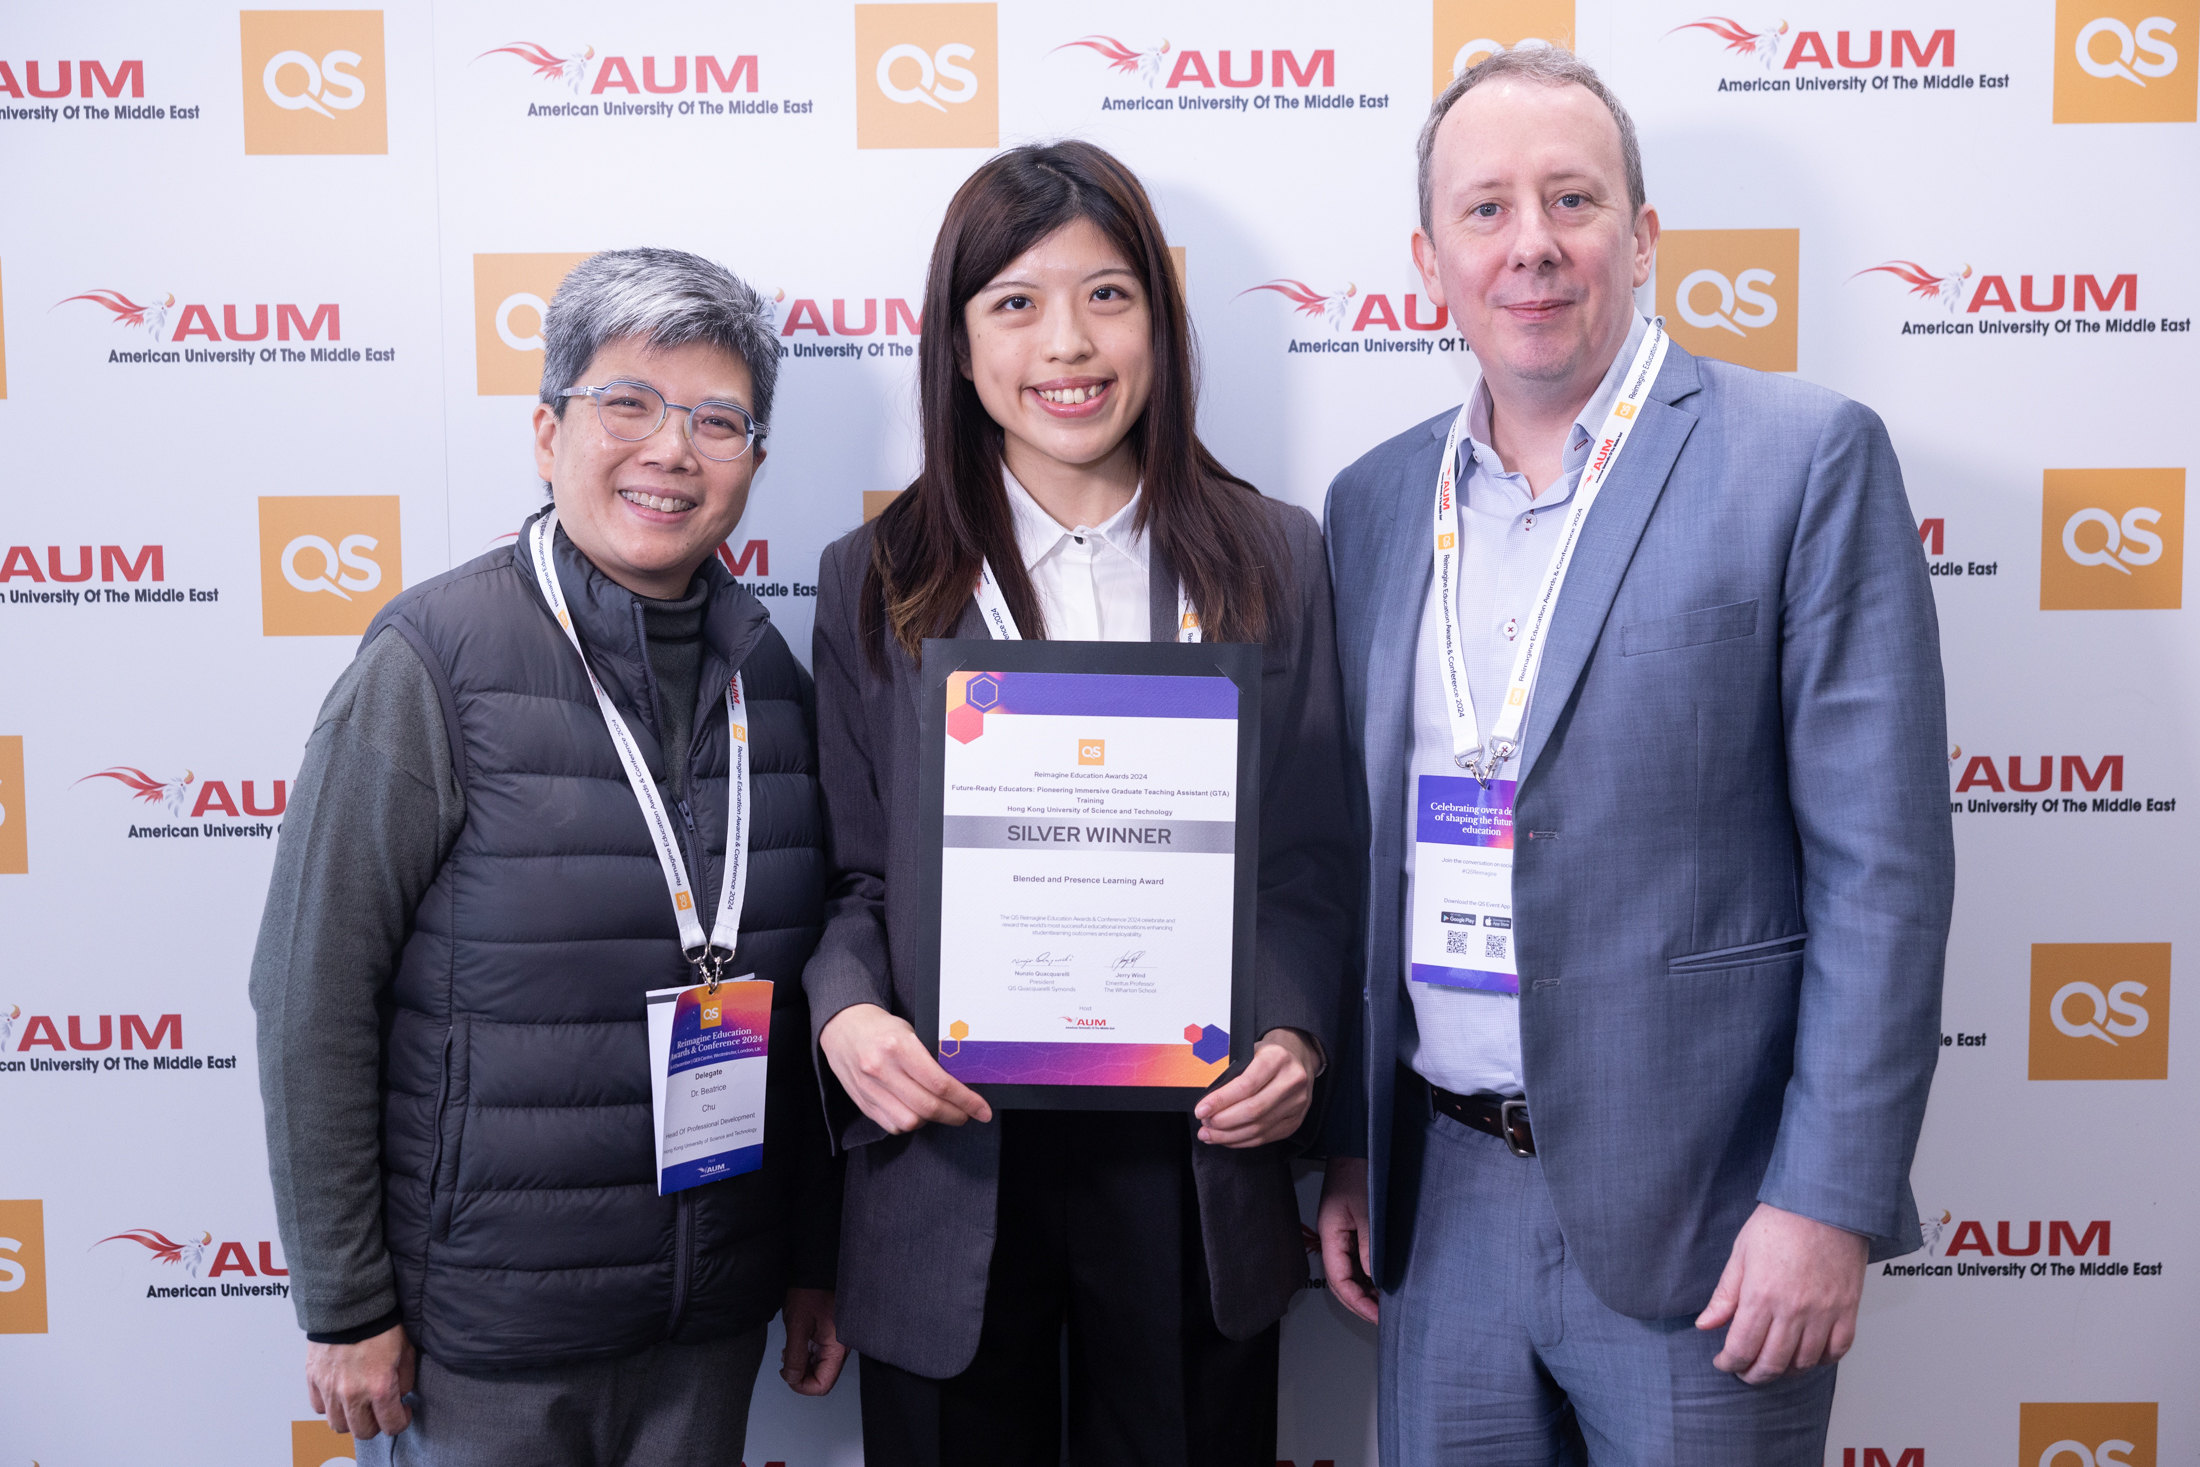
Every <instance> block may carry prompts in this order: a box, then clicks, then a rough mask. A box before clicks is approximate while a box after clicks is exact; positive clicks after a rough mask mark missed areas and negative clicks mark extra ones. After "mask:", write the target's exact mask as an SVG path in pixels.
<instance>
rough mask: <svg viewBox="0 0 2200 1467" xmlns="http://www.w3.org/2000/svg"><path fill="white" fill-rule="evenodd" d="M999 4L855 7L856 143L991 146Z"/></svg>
mask: <svg viewBox="0 0 2200 1467" xmlns="http://www.w3.org/2000/svg"><path fill="white" fill-rule="evenodd" d="M998 12H999V7H998V6H996V5H858V6H857V7H856V146H857V147H859V148H995V147H999V146H1000V142H1001V87H1000V59H999V58H1000V46H999V42H998V40H997V39H996V37H997V34H998V31H999V17H998Z"/></svg>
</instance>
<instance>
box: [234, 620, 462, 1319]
mask: <svg viewBox="0 0 2200 1467" xmlns="http://www.w3.org/2000/svg"><path fill="white" fill-rule="evenodd" d="M465 813H466V804H465V796H464V794H463V792H462V791H461V790H460V788H459V785H458V780H457V777H456V774H455V772H454V770H453V766H452V757H451V745H450V736H449V734H448V733H447V732H446V730H445V727H444V722H443V708H442V702H441V699H440V698H439V696H438V694H437V689H436V684H435V682H434V680H433V678H432V677H431V676H430V674H429V671H428V669H427V667H426V666H425V665H424V664H423V663H422V661H421V659H420V656H419V654H418V653H416V652H415V651H414V650H413V648H412V646H411V644H410V643H408V642H407V641H406V640H405V639H404V638H403V637H402V636H398V635H395V634H392V633H390V632H387V631H385V632H384V633H383V634H382V635H381V636H378V637H376V638H375V639H374V641H373V643H372V644H370V645H369V646H367V647H366V648H364V649H362V650H361V652H360V653H359V655H358V657H357V658H355V659H354V660H353V662H352V664H351V666H350V667H348V668H346V669H345V670H344V674H343V676H342V677H340V678H338V679H337V680H336V686H335V687H333V688H331V689H330V690H329V695H328V699H327V701H326V702H324V703H323V704H322V705H321V713H320V718H319V721H318V722H317V723H316V724H315V725H314V729H313V735H312V738H311V739H310V740H309V741H308V742H307V744H306V753H305V762H304V764H303V765H302V766H301V767H300V769H299V771H298V778H297V782H296V784H295V786H294V787H293V789H292V791H291V795H290V800H289V804H288V808H287V812H286V813H285V815H284V818H283V825H282V832H281V836H280V838H279V840H278V841H277V844H276V848H275V871H274V876H273V879H272V880H271V881H270V882H269V885H268V893H267V908H266V911H265V912H264V913H263V914H262V916H261V918H260V936H259V943H258V946H257V947H256V948H255V949H254V951H253V954H252V984H251V992H252V1008H253V1012H254V1013H255V1015H256V1016H257V1018H258V1030H259V1062H260V1099H261V1104H262V1106H263V1108H264V1110H265V1112H266V1120H267V1161H268V1172H269V1176H270V1179H271V1180H272V1182H273V1183H274V1189H275V1220H276V1226H277V1228H278V1230H279V1231H280V1234H281V1237H282V1242H283V1253H284V1256H285V1258H286V1260H287V1261H288V1263H289V1265H290V1289H291V1304H292V1307H293V1308H295V1309H296V1311H297V1315H298V1323H299V1325H300V1326H301V1327H302V1328H304V1329H305V1330H307V1331H308V1332H311V1333H323V1332H332V1331H341V1330H345V1329H349V1328H352V1327H354V1326H357V1325H361V1324H364V1323H367V1322H370V1321H373V1320H376V1319H379V1318H381V1317H382V1316H384V1315H387V1314H389V1313H390V1312H391V1311H393V1310H394V1309H395V1308H396V1307H397V1290H396V1284H395V1281H394V1279H393V1278H392V1275H391V1270H390V1261H389V1254H388V1252H387V1251H386V1249H385V1248H384V1246H383V1240H382V1173H381V1140H380V1136H381V1059H382V1054H381V1050H382V1039H381V1012H382V1009H383V1007H384V1006H385V1005H386V1003H387V1002H388V994H389V987H390V982H391V979H392V977H393V976H394V975H395V973H396V971H397V960H398V956H399V954H400V953H401V952H402V951H403V949H404V945H405V940H406V938H407V937H408V936H409V935H410V933H411V930H412V919H413V913H414V911H415V910H416V909H417V908H418V906H419V904H420V900H421V897H422V896H423V895H424V894H425V893H426V891H427V889H428V886H429V884H430V883H431V882H432V881H434V879H435V875H436V872H437V871H438V870H439V869H440V868H441V867H442V865H443V861H444V858H445V857H446V856H447V855H448V854H449V853H450V850H451V846H452V844H453V843H454V842H455V841H456V840H457V838H458V832H459V829H460V827H461V826H462V825H463V824H464V823H465Z"/></svg>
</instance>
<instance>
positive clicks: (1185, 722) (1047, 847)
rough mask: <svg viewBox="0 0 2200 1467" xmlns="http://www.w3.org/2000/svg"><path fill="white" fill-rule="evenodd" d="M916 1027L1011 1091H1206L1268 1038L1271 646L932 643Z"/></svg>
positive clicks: (1027, 1104)
mask: <svg viewBox="0 0 2200 1467" xmlns="http://www.w3.org/2000/svg"><path fill="white" fill-rule="evenodd" d="M919 696H920V697H921V698H922V699H923V707H922V709H921V712H920V720H919V729H920V735H921V738H922V740H923V749H922V751H921V758H920V761H919V765H918V770H919V778H918V787H917V799H918V810H919V818H920V820H921V821H922V829H921V830H920V831H919V833H918V839H919V840H920V841H921V842H923V849H924V850H925V851H926V852H928V853H929V854H930V856H931V859H928V860H927V861H925V863H924V872H925V887H926V889H925V890H924V891H923V892H922V893H921V894H920V897H919V900H920V903H921V906H920V911H921V912H922V914H923V915H922V921H923V922H924V923H925V924H926V926H927V928H928V929H929V930H927V931H925V932H923V933H922V935H921V938H920V950H921V951H923V952H924V953H925V954H926V955H927V957H928V958H930V959H931V960H933V962H934V963H935V964H936V966H933V967H932V968H931V970H930V971H929V972H923V973H919V974H917V975H915V976H916V980H917V981H916V990H917V1012H916V1015H915V1022H916V1029H917V1033H918V1034H919V1035H921V1036H922V1037H923V1039H924V1041H925V1043H926V1045H927V1046H929V1047H930V1048H931V1050H932V1052H933V1053H934V1054H935V1055H936V1056H937V1057H938V1059H939V1062H940V1064H941V1065H942V1066H944V1067H945V1068H946V1070H947V1071H948V1073H950V1074H952V1075H954V1076H955V1077H956V1078H957V1079H959V1080H961V1081H962V1082H963V1083H964V1084H966V1085H969V1086H970V1087H971V1088H972V1089H974V1090H976V1091H977V1092H978V1093H979V1094H981V1095H983V1096H985V1097H986V1099H988V1100H989V1101H991V1102H992V1103H993V1104H994V1105H996V1106H1000V1107H1006V1108H1010V1109H1017V1108H1023V1109H1058V1110H1189V1109H1190V1108H1191V1107H1192V1105H1193V1104H1194V1103H1195V1102H1196V1101H1197V1100H1198V1099H1199V1097H1200V1096H1201V1095H1202V1094H1204V1093H1205V1092H1206V1091H1207V1090H1209V1089H1210V1088H1212V1087H1213V1086H1214V1085H1215V1084H1217V1083H1218V1082H1220V1081H1221V1080H1223V1079H1225V1078H1227V1077H1228V1076H1231V1075H1235V1074H1236V1073H1237V1072H1238V1071H1239V1070H1241V1069H1242V1068H1244V1066H1245V1064H1246V1062H1247V1061H1249V1060H1250V1059H1251V1058H1252V1054H1253V1041H1254V1039H1255V1038H1256V1037H1257V1036H1256V1035H1254V1034H1253V1032H1252V1026H1253V1022H1254V1018H1253V989H1252V962H1253V915H1254V902H1255V895H1256V885H1255V882H1256V878H1257V875H1258V861H1259V853H1260V830H1259V808H1260V801H1259V790H1260V777H1259V776H1260V770H1259V764H1260V648H1259V647H1257V646H1254V645H1251V644H1243V643H1204V642H1195V643H1173V642H1015V641H990V640H988V641H974V640H973V641H959V640H958V641H927V642H926V643H925V644H924V674H923V678H922V682H921V684H920V691H919Z"/></svg>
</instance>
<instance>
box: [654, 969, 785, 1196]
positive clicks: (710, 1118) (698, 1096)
mask: <svg viewBox="0 0 2200 1467" xmlns="http://www.w3.org/2000/svg"><path fill="white" fill-rule="evenodd" d="M771 1032H772V986H771V983H770V982H769V981H768V980H766V979H762V978H740V979H735V980H734V981H732V982H728V983H720V984H718V985H717V986H716V989H715V991H713V988H712V986H711V985H710V984H707V983H702V984H697V985H696V986H695V987H693V988H659V989H656V990H654V991H653V992H651V993H650V994H649V1054H650V1065H649V1085H650V1099H651V1100H653V1101H654V1102H655V1105H654V1107H653V1109H654V1112H655V1121H656V1131H657V1195H658V1196H660V1197H662V1196H665V1195H667V1194H668V1193H672V1192H682V1191H685V1190H686V1189H688V1188H689V1187H700V1186H702V1185H703V1184H704V1183H705V1182H719V1181H724V1180H725V1179H726V1178H727V1177H737V1176H740V1175H741V1174H742V1173H743V1172H753V1171H755V1170H756V1169H757V1168H758V1167H761V1166H762V1165H763V1164H764V1070H765V1065H766V1064H767V1063H768V1060H767V1058H766V1050H767V1049H768V1048H769V1046H770V1044H771Z"/></svg>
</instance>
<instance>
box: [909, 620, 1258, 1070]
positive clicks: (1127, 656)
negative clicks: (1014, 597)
mask: <svg viewBox="0 0 2200 1467" xmlns="http://www.w3.org/2000/svg"><path fill="white" fill-rule="evenodd" d="M1260 661H1261V649H1260V646H1259V645H1258V644H1257V643H1250V642H1026V641H1014V642H1011V641H993V640H991V639H963V638H957V639H951V640H950V639H932V638H928V639H927V640H926V641H925V643H924V662H923V667H922V672H921V673H920V675H919V681H918V699H919V703H920V706H919V708H918V714H917V727H918V740H919V750H918V759H917V811H918V816H917V818H918V831H917V839H918V841H919V842H920V845H919V849H920V850H922V851H923V852H924V853H925V854H924V859H923V860H922V862H921V863H920V867H919V869H920V872H921V880H920V883H919V885H920V888H921V889H920V891H919V892H918V897H917V909H918V912H919V914H920V915H919V918H918V933H917V943H916V949H917V952H918V953H919V954H920V955H921V956H920V958H919V964H918V969H917V971H916V972H915V973H914V974H912V975H911V976H912V978H913V979H914V984H913V986H914V988H915V991H916V1012H915V1014H914V1015H913V1016H912V1018H913V1019H914V1021H915V1027H916V1031H917V1035H918V1037H919V1038H921V1039H922V1040H923V1041H924V1045H925V1048H926V1049H928V1050H930V1051H931V1052H932V1054H933V1056H934V1058H937V1057H938V1055H939V1043H940V900H941V894H942V888H943V885H944V880H945V876H944V873H945V868H946V848H945V840H944V832H945V828H946V822H945V813H946V793H947V791H946V762H947V680H948V678H949V677H950V676H952V675H953V674H955V673H957V672H961V671H965V670H979V671H986V672H1053V673H1101V674H1109V673H1112V674H1117V675H1130V676H1138V677H1226V678H1228V679H1229V680H1230V681H1231V682H1232V683H1234V684H1236V685H1237V693H1238V718H1237V825H1236V842H1235V844H1236V855H1235V858H1234V860H1235V869H1234V875H1233V880H1232V893H1233V903H1232V912H1231V926H1230V936H1231V941H1230V1062H1229V1064H1228V1065H1227V1066H1226V1067H1225V1068H1224V1069H1223V1072H1222V1073H1221V1075H1219V1076H1217V1077H1216V1078H1215V1080H1214V1081H1213V1082H1211V1083H1210V1084H1208V1085H1206V1086H1168V1085H1008V1084H981V1085H973V1086H971V1088H972V1089H973V1090H975V1091H977V1092H978V1093H979V1094H980V1095H983V1096H984V1097H985V1098H986V1099H987V1100H988V1101H989V1102H991V1103H992V1104H993V1106H994V1107H995V1108H996V1109H1003V1110H1148V1111H1151V1110H1160V1111H1168V1110H1180V1111H1188V1110H1190V1109H1191V1108H1192V1107H1193V1106H1194V1105H1196V1104H1197V1103H1198V1102H1199V1098H1200V1097H1201V1096H1202V1095H1205V1094H1207V1093H1208V1092H1209V1091H1210V1090H1212V1089H1214V1088H1215V1087H1216V1086H1219V1085H1222V1084H1224V1083H1226V1082H1227V1081H1229V1080H1231V1079H1233V1078H1235V1077H1236V1076H1237V1075H1238V1074H1240V1073H1241V1072H1242V1071H1243V1070H1244V1069H1245V1066H1246V1065H1247V1064H1249V1063H1250V1062H1251V1061H1252V1058H1253V1042H1254V1040H1255V1039H1256V1038H1258V1036H1257V1035H1255V1034H1254V1033H1253V1024H1254V1022H1255V1015H1254V1006H1253V922H1254V918H1255V916H1256V907H1257V904H1258V899H1259V878H1260V715H1261V706H1260V699H1261V667H1260Z"/></svg>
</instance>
